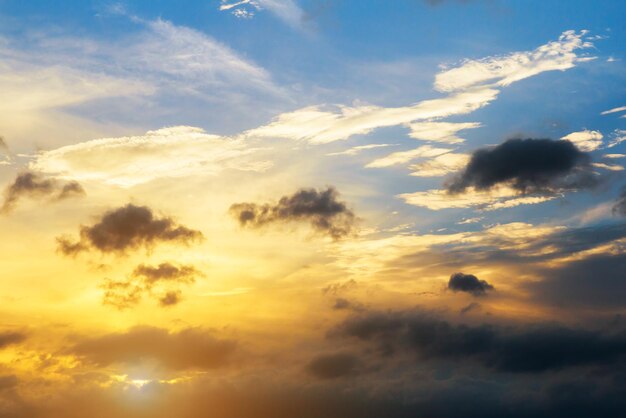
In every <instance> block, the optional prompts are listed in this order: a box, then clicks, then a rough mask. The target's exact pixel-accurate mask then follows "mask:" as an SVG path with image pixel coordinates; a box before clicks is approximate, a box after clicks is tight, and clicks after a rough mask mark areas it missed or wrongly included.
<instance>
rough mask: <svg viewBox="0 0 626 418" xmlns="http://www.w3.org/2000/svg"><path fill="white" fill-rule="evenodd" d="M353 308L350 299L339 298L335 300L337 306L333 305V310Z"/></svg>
mask: <svg viewBox="0 0 626 418" xmlns="http://www.w3.org/2000/svg"><path fill="white" fill-rule="evenodd" d="M351 306H352V304H351V303H350V301H349V300H348V299H344V298H337V299H335V304H334V305H333V309H348V308H350V307H351Z"/></svg>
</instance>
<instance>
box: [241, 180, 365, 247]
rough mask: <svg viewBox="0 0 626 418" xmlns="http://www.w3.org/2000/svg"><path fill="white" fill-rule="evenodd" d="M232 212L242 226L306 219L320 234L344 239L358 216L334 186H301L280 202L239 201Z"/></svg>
mask: <svg viewBox="0 0 626 418" xmlns="http://www.w3.org/2000/svg"><path fill="white" fill-rule="evenodd" d="M230 213H231V215H232V216H234V217H235V218H236V219H237V220H238V221H239V224H240V225H241V226H242V227H245V228H260V227H264V226H266V225H269V224H275V223H286V222H306V223H309V224H310V225H311V227H312V228H313V229H314V230H315V231H316V232H317V233H320V234H323V235H328V236H329V237H331V238H333V239H340V238H344V237H346V236H349V235H352V234H354V233H355V228H356V222H357V217H356V216H355V214H354V212H352V210H350V209H349V208H348V206H347V204H346V203H345V202H342V201H340V200H339V192H337V190H336V189H335V188H334V187H328V188H326V189H325V190H316V189H300V190H298V191H297V192H296V193H294V194H292V195H289V196H283V197H281V198H280V200H279V201H278V203H265V204H257V203H235V204H233V205H232V206H231V207H230Z"/></svg>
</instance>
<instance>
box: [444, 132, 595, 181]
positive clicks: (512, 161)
mask: <svg viewBox="0 0 626 418" xmlns="http://www.w3.org/2000/svg"><path fill="white" fill-rule="evenodd" d="M597 181H598V180H597V178H596V176H595V175H594V173H593V171H592V170H591V169H590V158H589V156H588V155H587V154H585V153H584V152H582V151H580V150H578V148H576V147H575V146H574V144H572V143H571V142H569V141H552V140H550V139H509V140H507V141H505V142H504V143H502V144H500V145H498V146H495V147H493V148H483V149H479V150H478V151H475V152H474V153H473V154H472V157H471V159H470V161H469V163H468V164H467V166H466V167H465V169H464V170H463V171H462V172H461V173H460V174H459V175H458V176H456V178H455V179H453V180H452V181H451V182H450V184H449V185H448V191H449V192H450V193H462V192H464V191H466V190H467V188H468V187H470V186H471V187H474V188H476V189H478V190H489V189H491V188H492V187H494V186H496V185H499V184H507V185H509V186H510V187H512V188H513V189H515V190H517V191H519V192H521V193H529V192H530V193H534V192H538V193H542V192H550V193H553V192H558V191H563V190H572V189H579V188H588V187H591V186H594V185H596V184H597Z"/></svg>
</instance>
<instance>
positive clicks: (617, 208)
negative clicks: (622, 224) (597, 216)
mask: <svg viewBox="0 0 626 418" xmlns="http://www.w3.org/2000/svg"><path fill="white" fill-rule="evenodd" d="M613 214H615V215H620V216H626V187H624V188H622V191H621V192H620V195H619V197H618V198H617V201H616V202H615V205H614V206H613Z"/></svg>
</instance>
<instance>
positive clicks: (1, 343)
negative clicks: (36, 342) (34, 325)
mask: <svg viewBox="0 0 626 418" xmlns="http://www.w3.org/2000/svg"><path fill="white" fill-rule="evenodd" d="M25 339H26V335H25V334H23V333H21V332H17V331H3V332H0V349H3V348H5V347H8V346H10V345H13V344H19V343H21V342H22V341H24V340H25Z"/></svg>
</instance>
